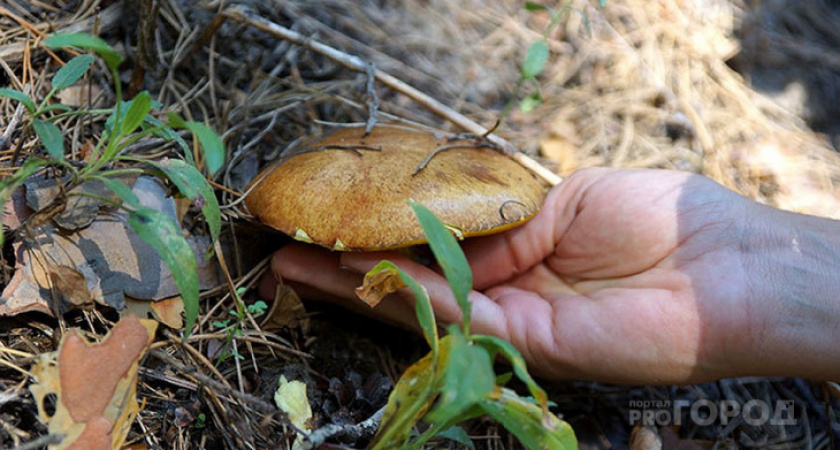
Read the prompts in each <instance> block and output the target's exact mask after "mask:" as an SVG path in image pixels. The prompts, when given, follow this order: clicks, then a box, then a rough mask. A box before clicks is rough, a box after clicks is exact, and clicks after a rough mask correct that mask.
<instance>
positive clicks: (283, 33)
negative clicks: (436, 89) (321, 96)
mask: <svg viewBox="0 0 840 450" xmlns="http://www.w3.org/2000/svg"><path fill="white" fill-rule="evenodd" d="M223 15H224V16H225V17H229V18H231V19H233V20H236V21H238V22H242V23H246V24H248V25H250V26H252V27H254V28H257V29H259V30H262V31H265V32H266V33H269V34H271V35H273V36H275V37H278V38H280V39H284V40H287V41H289V42H293V43H295V44H297V45H301V46H304V47H306V48H308V49H309V50H311V51H313V52H315V53H318V54H320V55H322V56H326V57H327V58H330V59H331V60H333V61H335V62H337V63H339V64H341V65H342V66H344V67H346V68H348V69H350V70H354V71H357V72H361V73H365V72H366V71H367V70H368V65H367V63H365V61H364V60H362V59H361V58H359V57H357V56H354V55H350V54H347V53H344V52H342V51H339V50H336V49H334V48H332V47H330V46H328V45H326V44H323V43H321V42H318V41H315V40H312V39H309V38H307V37H306V36H303V35H301V34H300V33H297V32H295V31H292V30H290V29H288V28H285V27H282V26H280V25H277V24H276V23H274V22H271V21H268V20H266V19H263V18H262V17H259V16H257V15H255V14H252V13H251V12H250V11H248V10H247V9H245V8H242V7H239V6H236V7H231V8H228V9H227V10H225V12H224V13H223ZM373 75H374V77H375V78H376V81H379V82H380V83H382V84H384V85H385V86H388V87H389V88H391V89H393V90H394V91H397V92H399V93H401V94H403V95H405V96H407V97H409V98H411V99H412V100H414V101H415V102H417V103H418V104H420V105H421V106H423V107H424V108H426V109H428V110H429V111H431V112H432V113H434V114H436V115H438V116H440V117H442V118H444V119H446V120H448V121H450V122H452V123H453V124H455V125H456V126H458V127H460V128H461V129H463V130H464V131H467V132H469V133H472V134H475V135H478V136H484V135H487V136H486V137H487V140H488V141H490V142H492V143H493V144H495V145H497V146H498V147H500V148H502V149H504V151H505V153H507V154H508V155H510V157H511V158H513V159H514V160H515V161H516V162H518V163H520V164H522V165H523V166H524V167H525V168H527V169H528V170H530V171H532V172H534V173H535V174H536V175H537V176H539V177H540V178H542V179H543V180H545V181H546V182H547V183H549V184H550V185H552V186H555V185H557V184H559V183H560V182H561V181H563V179H562V178H560V177H559V176H558V175H557V174H555V173H554V172H552V171H550V170H548V169H546V168H545V167H543V166H542V165H540V164H539V163H538V162H536V161H534V160H533V159H531V158H530V157H528V155H525V154H524V153H520V152H517V151H516V150H515V148H514V146H513V144H511V143H510V142H508V141H506V140H504V139H502V138H500V137H499V136H496V135H494V134H489V135H488V134H487V132H488V130H487V129H486V128H484V127H482V126H481V125H479V124H477V123H476V122H474V121H473V120H472V119H470V118H469V117H467V116H465V115H463V114H461V113H459V112H457V111H455V110H453V109H452V108H449V107H448V106H446V105H444V104H442V103H440V102H439V101H437V100H435V99H434V98H432V97H430V96H429V95H427V94H425V93H423V92H421V91H419V90H417V89H415V88H414V87H412V86H410V85H408V84H406V83H404V82H403V81H401V80H400V79H398V78H396V77H394V76H392V75H390V74H388V73H385V72H383V71H381V70H379V69H374V70H373Z"/></svg>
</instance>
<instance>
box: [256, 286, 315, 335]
mask: <svg viewBox="0 0 840 450" xmlns="http://www.w3.org/2000/svg"><path fill="white" fill-rule="evenodd" d="M305 315H306V310H305V309H304V307H303V302H302V301H300V297H298V295H297V293H296V292H295V291H294V289H292V288H290V287H289V286H286V285H284V284H279V283H278V284H277V290H276V291H275V293H274V301H273V302H272V303H271V309H270V310H269V311H268V314H266V315H265V318H264V319H263V321H262V323H261V324H260V328H262V329H263V330H265V331H277V330H279V329H281V328H283V327H288V326H292V325H301V327H302V328H303V329H304V330H306V329H308V328H309V324H308V322H306V321H305V320H303V319H304V316H305Z"/></svg>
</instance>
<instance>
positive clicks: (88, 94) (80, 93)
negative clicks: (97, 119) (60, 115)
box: [55, 83, 104, 108]
mask: <svg viewBox="0 0 840 450" xmlns="http://www.w3.org/2000/svg"><path fill="white" fill-rule="evenodd" d="M55 96H56V98H58V100H59V101H61V104H62V105H65V106H69V107H71V108H78V107H80V106H84V107H86V108H100V107H102V104H103V103H104V102H103V101H102V88H100V87H99V86H97V85H95V84H89V83H84V84H82V83H79V84H75V85H73V86H68V87H66V88H64V89H62V90H60V91H58V93H57V94H55ZM88 100H92V101H93V103H92V104H91V102H89V101H88Z"/></svg>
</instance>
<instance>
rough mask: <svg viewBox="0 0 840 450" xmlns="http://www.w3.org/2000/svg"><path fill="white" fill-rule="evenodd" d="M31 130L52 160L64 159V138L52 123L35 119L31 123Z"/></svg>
mask: <svg viewBox="0 0 840 450" xmlns="http://www.w3.org/2000/svg"><path fill="white" fill-rule="evenodd" d="M32 128H33V129H34V130H35V134H37V135H38V139H40V140H41V142H42V143H43V144H44V147H45V148H46V149H47V153H49V155H50V156H51V157H52V158H53V159H59V160H61V159H64V138H63V136H62V135H61V130H59V129H58V127H57V126H55V124H54V123H52V122H46V121H43V120H37V119H36V120H33V121H32Z"/></svg>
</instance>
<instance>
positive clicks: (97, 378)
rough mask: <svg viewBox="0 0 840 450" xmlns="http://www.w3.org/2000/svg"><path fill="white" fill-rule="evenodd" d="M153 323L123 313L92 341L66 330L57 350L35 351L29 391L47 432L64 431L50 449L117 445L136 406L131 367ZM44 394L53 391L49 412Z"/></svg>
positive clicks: (149, 339) (146, 343)
mask: <svg viewBox="0 0 840 450" xmlns="http://www.w3.org/2000/svg"><path fill="white" fill-rule="evenodd" d="M156 328H157V323H156V322H154V321H152V320H140V319H138V318H137V317H136V316H134V315H128V316H126V317H124V318H123V319H122V320H120V322H118V323H117V325H116V326H114V328H113V329H112V330H111V332H110V333H109V334H108V335H107V336H105V338H104V339H103V341H102V342H100V343H98V344H91V343H89V342H87V341H86V340H85V339H84V338H83V337H82V335H81V333H79V331H78V330H76V329H71V330H69V331H68V332H67V334H66V335H65V336H64V337H63V338H62V340H61V343H60V344H59V349H58V351H57V352H53V353H49V354H43V355H41V357H40V359H39V361H38V362H37V363H36V365H35V366H34V367H33V369H32V374H33V376H34V377H35V379H36V380H37V382H36V383H33V384H32V385H31V386H30V390H31V391H32V395H33V397H34V398H35V399H36V401H37V403H38V409H39V414H40V417H41V420H42V421H44V422H47V423H48V426H49V432H50V434H57V435H62V436H64V439H63V440H62V441H61V443H59V444H56V445H54V446H53V447H52V448H55V449H111V448H119V447H120V445H121V444H122V443H123V442H124V441H125V438H126V436H127V435H128V431H129V429H130V427H131V423H132V421H133V420H134V417H135V416H136V415H137V413H138V412H139V409H140V408H139V406H138V404H137V399H136V392H137V367H138V364H139V360H140V358H141V357H142V356H143V354H144V353H145V351H146V349H147V348H148V346H149V345H150V344H151V342H152V340H153V339H154V333H155V329H156ZM49 394H55V396H56V404H55V412H54V413H53V414H52V415H51V416H50V415H48V414H47V413H46V410H45V409H44V400H45V398H46V397H47V395H49Z"/></svg>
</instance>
